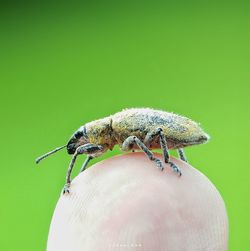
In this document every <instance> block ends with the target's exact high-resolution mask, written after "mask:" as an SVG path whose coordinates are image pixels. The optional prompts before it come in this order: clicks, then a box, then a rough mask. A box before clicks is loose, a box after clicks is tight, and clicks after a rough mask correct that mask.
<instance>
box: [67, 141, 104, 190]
mask: <svg viewBox="0 0 250 251" xmlns="http://www.w3.org/2000/svg"><path fill="white" fill-rule="evenodd" d="M102 151H103V147H102V146H99V145H95V144H90V143H88V144H85V145H82V146H79V147H78V148H77V149H76V151H75V153H74V154H73V157H72V159H71V161H70V164H69V168H68V171H67V175H66V184H65V186H64V188H63V194H65V193H69V187H70V183H71V179H70V176H71V172H72V170H73V167H74V164H75V161H76V158H77V156H78V155H79V154H93V155H95V154H98V153H100V152H102Z"/></svg>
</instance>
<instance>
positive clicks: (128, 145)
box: [122, 136, 164, 171]
mask: <svg viewBox="0 0 250 251" xmlns="http://www.w3.org/2000/svg"><path fill="white" fill-rule="evenodd" d="M134 144H136V145H137V146H138V147H139V148H140V149H141V150H142V151H143V152H144V153H145V154H146V155H147V156H148V158H149V159H150V160H152V161H154V162H155V164H156V166H157V167H158V168H159V169H160V170H161V171H162V170H163V169H164V167H163V165H162V162H161V161H160V159H158V158H155V157H154V155H153V153H152V152H151V151H150V150H149V149H148V148H147V147H146V146H145V145H144V144H143V143H142V142H141V140H139V139H138V138H137V137H136V136H129V137H128V138H127V139H126V140H125V141H124V142H123V144H122V150H123V151H128V150H131V149H132V148H133V146H134Z"/></svg>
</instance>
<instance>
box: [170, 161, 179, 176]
mask: <svg viewBox="0 0 250 251" xmlns="http://www.w3.org/2000/svg"><path fill="white" fill-rule="evenodd" d="M168 164H169V165H170V167H171V168H172V169H173V171H174V172H175V173H177V174H178V175H179V176H181V175H182V173H181V169H180V168H179V167H178V166H177V165H175V164H174V163H173V162H171V161H169V162H168Z"/></svg>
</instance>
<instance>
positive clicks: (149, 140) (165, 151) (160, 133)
mask: <svg viewBox="0 0 250 251" xmlns="http://www.w3.org/2000/svg"><path fill="white" fill-rule="evenodd" d="M158 136H159V137H160V145H161V149H162V150H163V156H164V161H165V163H168V164H169V165H170V167H171V168H172V169H173V171H174V172H176V173H178V174H179V175H180V176H181V170H180V169H179V167H178V166H177V165H175V164H174V163H173V162H171V161H169V153H168V146H167V140H166V137H165V135H164V133H163V131H162V129H161V128H158V129H157V130H155V131H153V132H151V133H149V134H148V135H147V136H146V138H145V140H144V142H145V144H147V145H150V144H151V143H152V142H153V140H154V139H155V137H158Z"/></svg>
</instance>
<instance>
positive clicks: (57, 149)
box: [36, 145, 67, 164]
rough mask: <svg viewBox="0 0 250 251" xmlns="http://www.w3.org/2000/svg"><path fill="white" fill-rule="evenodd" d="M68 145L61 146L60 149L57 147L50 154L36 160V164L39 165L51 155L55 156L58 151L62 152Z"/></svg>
mask: <svg viewBox="0 0 250 251" xmlns="http://www.w3.org/2000/svg"><path fill="white" fill-rule="evenodd" d="M66 146H67V145H65V146H60V147H57V148H56V149H54V150H52V151H50V152H48V153H45V154H44V155H42V156H40V157H39V158H37V159H36V163H37V164H38V163H39V162H40V161H41V160H43V159H45V158H47V157H48V156H50V155H51V154H54V153H56V152H58V151H60V150H61V149H63V148H65V147H66Z"/></svg>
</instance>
